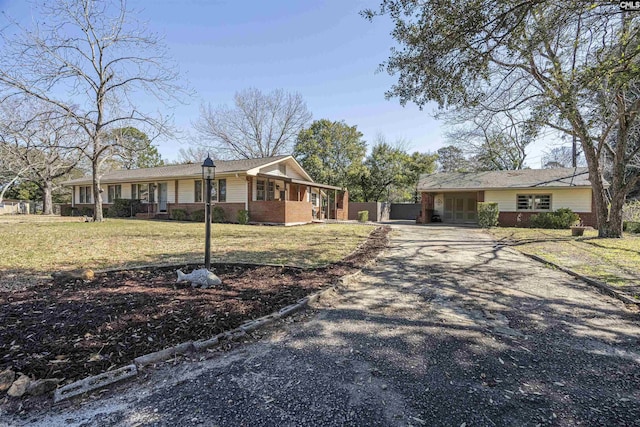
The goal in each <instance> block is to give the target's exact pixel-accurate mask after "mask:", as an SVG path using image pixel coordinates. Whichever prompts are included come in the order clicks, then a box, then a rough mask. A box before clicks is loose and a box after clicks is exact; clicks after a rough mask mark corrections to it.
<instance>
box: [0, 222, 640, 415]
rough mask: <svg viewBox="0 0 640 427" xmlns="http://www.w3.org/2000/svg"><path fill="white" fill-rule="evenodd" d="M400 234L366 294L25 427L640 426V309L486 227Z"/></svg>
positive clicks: (369, 276) (364, 280)
mask: <svg viewBox="0 0 640 427" xmlns="http://www.w3.org/2000/svg"><path fill="white" fill-rule="evenodd" d="M391 238H392V246H391V248H390V249H389V250H388V251H387V252H386V253H385V255H384V256H383V257H381V258H380V260H379V262H378V263H377V264H375V265H374V266H372V267H371V268H370V269H369V270H368V271H366V272H365V273H364V274H363V275H362V276H361V277H360V279H359V280H358V281H357V282H356V283H353V284H351V285H349V286H348V287H347V288H345V289H342V290H341V292H340V293H339V295H337V296H336V297H335V298H333V299H332V300H330V301H328V302H324V303H323V305H322V306H320V307H318V308H317V310H311V311H307V312H306V313H303V314H302V315H300V316H298V317H297V318H296V319H292V321H290V322H286V324H284V325H283V324H280V325H278V326H276V327H274V328H272V329H271V331H270V332H269V333H267V334H266V335H265V336H264V337H263V338H262V339H260V340H257V341H255V342H250V343H247V344H244V345H242V346H240V347H239V348H237V349H234V350H232V351H230V352H228V353H224V354H221V355H219V356H216V357H213V358H211V359H208V360H203V361H183V362H179V363H177V364H176V365H175V366H166V365H165V366H163V367H161V368H159V369H157V370H155V371H151V373H149V374H146V375H145V376H144V377H143V378H140V379H138V380H137V381H134V382H130V383H127V384H124V385H121V386H120V387H119V388H118V389H116V390H115V391H109V392H107V393H106V396H107V397H106V398H104V399H101V400H99V401H96V402H91V403H86V402H85V403H83V404H82V405H81V404H79V403H78V402H73V403H66V404H63V405H62V406H61V407H58V408H54V410H53V411H50V412H49V414H48V415H42V416H37V417H30V418H28V419H24V420H12V422H16V421H21V422H24V424H29V425H47V426H52V425H101V426H116V425H117V426H134V425H166V426H173V425H180V426H188V425H206V426H214V425H219V426H272V425H273V426H305V425H308V426H317V425H322V426H342V425H349V426H376V425H380V426H408V425H413V426H421V425H428V426H438V425H443V426H463V425H464V426H526V425H531V426H535V425H543V426H544V425H554V426H565V425H566V426H573V425H578V424H581V425H640V405H638V402H640V342H639V337H640V320H639V317H638V314H637V313H632V312H629V311H627V310H626V308H625V307H624V305H623V304H622V303H621V302H619V301H618V300H615V299H612V298H609V297H607V296H604V295H602V294H600V293H598V292H597V291H596V290H594V289H593V288H592V287H590V286H588V285H586V284H583V283H582V282H580V281H578V280H576V279H574V278H572V277H571V276H568V275H566V274H564V273H561V272H558V271H554V270H552V269H549V268H546V267H543V266H542V265H540V264H538V263H536V262H535V261H532V260H529V259H528V258H526V257H524V256H522V255H519V254H517V253H515V252H511V251H510V250H508V249H504V248H497V247H494V245H493V242H492V241H491V240H490V238H489V237H488V235H487V234H485V233H484V232H483V231H482V230H479V229H473V228H453V227H447V226H432V227H429V226H411V225H397V226H394V231H393V232H392V235H391ZM294 320H295V321H294ZM0 424H2V422H0Z"/></svg>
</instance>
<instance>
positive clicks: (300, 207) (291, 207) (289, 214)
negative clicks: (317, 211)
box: [285, 201, 313, 224]
mask: <svg viewBox="0 0 640 427" xmlns="http://www.w3.org/2000/svg"><path fill="white" fill-rule="evenodd" d="M311 215H312V206H311V203H310V202H293V201H288V202H285V224H291V223H299V222H311V221H312V219H313V218H312V217H311Z"/></svg>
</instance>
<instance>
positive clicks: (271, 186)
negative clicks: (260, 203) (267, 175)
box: [267, 181, 275, 200]
mask: <svg viewBox="0 0 640 427" xmlns="http://www.w3.org/2000/svg"><path fill="white" fill-rule="evenodd" d="M274 191H275V182H273V181H269V188H268V189H267V200H273V199H275V195H274Z"/></svg>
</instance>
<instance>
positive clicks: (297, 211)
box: [249, 200, 312, 224]
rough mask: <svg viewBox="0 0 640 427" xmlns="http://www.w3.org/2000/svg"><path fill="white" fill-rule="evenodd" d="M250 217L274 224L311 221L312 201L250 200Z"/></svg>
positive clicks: (255, 220) (253, 220) (254, 220)
mask: <svg viewBox="0 0 640 427" xmlns="http://www.w3.org/2000/svg"><path fill="white" fill-rule="evenodd" d="M249 219H250V220H251V221H252V222H265V223H272V224H293V223H301V222H305V223H306V222H311V220H312V218H311V203H309V202H295V201H289V200H287V201H281V200H270V201H261V200H260V201H254V202H249Z"/></svg>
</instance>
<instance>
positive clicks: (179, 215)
mask: <svg viewBox="0 0 640 427" xmlns="http://www.w3.org/2000/svg"><path fill="white" fill-rule="evenodd" d="M187 217H188V214H187V211H185V210H184V209H172V210H171V219H175V220H176V221H185V220H186V219H187Z"/></svg>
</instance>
